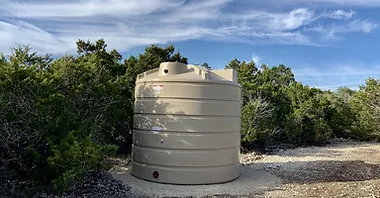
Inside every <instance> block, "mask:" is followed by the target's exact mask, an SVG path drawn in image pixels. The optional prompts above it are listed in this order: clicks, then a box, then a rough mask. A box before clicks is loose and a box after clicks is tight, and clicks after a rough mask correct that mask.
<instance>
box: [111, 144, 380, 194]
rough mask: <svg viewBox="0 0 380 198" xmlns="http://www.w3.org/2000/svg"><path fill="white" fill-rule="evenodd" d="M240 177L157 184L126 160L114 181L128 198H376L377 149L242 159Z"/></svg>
mask: <svg viewBox="0 0 380 198" xmlns="http://www.w3.org/2000/svg"><path fill="white" fill-rule="evenodd" d="M241 163H242V175H241V176H240V177H239V178H238V179H237V180H235V181H233V182H229V183H225V184H218V185H206V186H179V185H167V184H157V183H152V182H148V181H144V180H140V179H137V178H135V177H133V176H131V175H130V173H129V169H130V166H129V163H128V160H125V161H124V164H123V163H121V165H119V166H115V168H114V169H113V170H112V174H113V176H114V178H116V179H119V180H121V181H123V182H124V183H125V184H126V185H127V186H129V187H131V189H130V193H131V196H132V197H210V198H211V197H225V198H234V197H274V198H277V197H300V198H301V197H302V198H303V197H355V198H356V197H379V198H380V144H378V143H357V142H347V141H343V142H336V143H334V144H331V145H328V146H323V147H307V148H297V149H290V150H282V149H280V150H278V151H276V152H274V153H272V154H264V155H261V154H257V153H254V152H253V153H248V154H242V155H241Z"/></svg>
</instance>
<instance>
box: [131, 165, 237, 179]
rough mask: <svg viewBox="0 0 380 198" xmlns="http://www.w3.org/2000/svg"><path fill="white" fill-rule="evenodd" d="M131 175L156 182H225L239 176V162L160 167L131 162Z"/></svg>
mask: <svg viewBox="0 0 380 198" xmlns="http://www.w3.org/2000/svg"><path fill="white" fill-rule="evenodd" d="M131 173H132V175H133V176H135V177H137V178H139V179H143V180H147V181H151V182H157V183H164V184H179V185H202V184H219V183H226V182H230V181H233V180H235V179H237V178H238V177H239V176H240V164H233V165H228V166H221V167H207V168H203V167H192V168H188V167H160V166H152V165H146V164H140V163H137V162H134V161H133V162H132V170H131Z"/></svg>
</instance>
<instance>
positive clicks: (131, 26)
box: [0, 0, 380, 90]
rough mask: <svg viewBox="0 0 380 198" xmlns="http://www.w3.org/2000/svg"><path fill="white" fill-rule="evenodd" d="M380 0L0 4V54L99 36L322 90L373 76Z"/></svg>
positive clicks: (27, 0)
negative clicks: (290, 75) (259, 70)
mask: <svg viewBox="0 0 380 198" xmlns="http://www.w3.org/2000/svg"><path fill="white" fill-rule="evenodd" d="M379 11H380V1H379V0H205V1H201V0H157V1H154V0H128V1H124V0H79V1H74V0H68V1H58V0H52V1H42V0H18V1H11V0H0V51H2V52H4V53H6V54H7V53H9V48H10V47H11V46H14V45H15V43H19V44H30V46H31V47H32V49H33V50H34V51H37V52H39V53H53V54H55V55H63V54H70V53H75V50H76V49H75V47H76V46H75V41H76V40H77V39H85V40H87V39H89V40H92V41H94V40H96V39H99V38H104V39H105V40H106V42H107V44H108V46H109V49H111V48H115V49H117V50H118V51H119V52H121V53H122V54H123V55H124V57H128V56H129V55H136V54H138V53H142V52H143V51H144V48H145V47H146V46H149V45H151V44H159V45H162V46H165V45H168V44H174V45H175V47H176V48H177V49H178V50H180V52H181V53H182V54H184V55H185V56H187V57H188V58H189V62H190V63H203V62H208V63H209V64H210V65H211V66H212V67H213V68H223V67H224V65H226V64H227V63H228V62H229V61H230V60H232V59H234V58H238V59H239V60H245V61H250V60H255V62H257V63H258V64H259V65H260V64H262V63H265V64H268V65H269V66H274V65H278V64H285V65H286V66H289V67H291V68H292V70H293V72H294V73H295V76H296V79H297V80H298V81H301V82H302V83H304V84H308V85H310V86H315V87H319V88H322V89H332V90H334V89H336V88H337V87H339V86H347V87H351V88H353V89H356V88H357V87H358V86H359V85H361V84H363V83H364V80H365V79H366V78H368V77H375V78H380V52H379V50H378V48H379V46H380V45H379V44H380V30H379V23H380V12H379Z"/></svg>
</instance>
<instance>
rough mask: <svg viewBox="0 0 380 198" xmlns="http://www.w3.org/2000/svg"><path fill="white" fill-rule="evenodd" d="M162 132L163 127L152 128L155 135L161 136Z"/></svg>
mask: <svg viewBox="0 0 380 198" xmlns="http://www.w3.org/2000/svg"><path fill="white" fill-rule="evenodd" d="M161 130H162V127H160V126H153V127H152V133H153V134H159V133H160V131H161Z"/></svg>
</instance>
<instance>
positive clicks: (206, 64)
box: [201, 63, 211, 70]
mask: <svg viewBox="0 0 380 198" xmlns="http://www.w3.org/2000/svg"><path fill="white" fill-rule="evenodd" d="M201 66H202V67H204V68H206V69H209V70H210V69H211V66H210V65H208V63H202V65H201Z"/></svg>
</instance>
